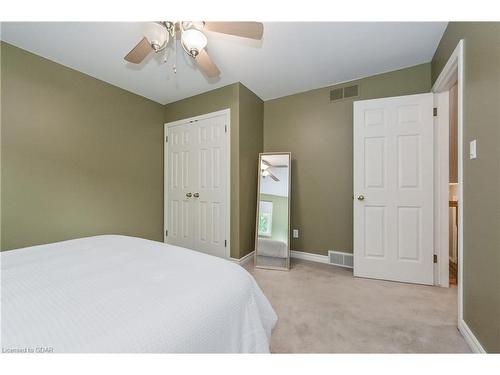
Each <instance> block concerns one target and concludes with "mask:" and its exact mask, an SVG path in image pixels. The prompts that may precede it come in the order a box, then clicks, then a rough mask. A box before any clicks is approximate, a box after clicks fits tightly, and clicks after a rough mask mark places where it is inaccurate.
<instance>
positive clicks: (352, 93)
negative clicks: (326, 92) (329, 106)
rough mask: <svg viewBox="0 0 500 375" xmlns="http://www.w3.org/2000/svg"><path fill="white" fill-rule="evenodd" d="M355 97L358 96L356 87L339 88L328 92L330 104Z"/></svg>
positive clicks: (357, 87)
mask: <svg viewBox="0 0 500 375" xmlns="http://www.w3.org/2000/svg"><path fill="white" fill-rule="evenodd" d="M357 96H359V86H358V85H352V86H346V87H339V88H337V89H332V90H330V101H332V102H336V101H339V100H342V99H347V98H355V97H357Z"/></svg>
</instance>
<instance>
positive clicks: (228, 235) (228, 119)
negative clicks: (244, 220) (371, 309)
mask: <svg viewBox="0 0 500 375" xmlns="http://www.w3.org/2000/svg"><path fill="white" fill-rule="evenodd" d="M221 115H225V116H226V125H227V136H226V154H227V155H226V160H227V181H226V238H225V240H226V241H227V245H226V257H225V259H230V258H231V109H230V108H226V109H222V110H220V111H215V112H210V113H205V114H203V115H199V116H193V117H188V118H185V119H182V120H177V121H172V122H166V123H165V124H164V125H163V145H164V148H163V242H164V243H167V230H168V228H167V215H168V213H167V202H168V199H167V198H168V193H167V191H168V189H167V186H168V173H167V168H168V163H167V156H168V142H167V135H168V129H169V128H170V127H173V126H179V125H185V124H192V123H194V122H197V121H200V120H206V119H209V118H212V117H218V116H221Z"/></svg>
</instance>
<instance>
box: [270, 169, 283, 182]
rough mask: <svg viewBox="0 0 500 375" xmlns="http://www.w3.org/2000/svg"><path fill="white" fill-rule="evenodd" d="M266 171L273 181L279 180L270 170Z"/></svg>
mask: <svg viewBox="0 0 500 375" xmlns="http://www.w3.org/2000/svg"><path fill="white" fill-rule="evenodd" d="M267 173H269V177H271V178H272V179H273V180H274V181H276V182H279V180H280V179H279V178H278V177H276V176H275V175H273V174H272V173H271V172H269V171H268V172H267Z"/></svg>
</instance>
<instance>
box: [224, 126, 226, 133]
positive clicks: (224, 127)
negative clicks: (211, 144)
mask: <svg viewBox="0 0 500 375" xmlns="http://www.w3.org/2000/svg"><path fill="white" fill-rule="evenodd" d="M224 133H227V125H224Z"/></svg>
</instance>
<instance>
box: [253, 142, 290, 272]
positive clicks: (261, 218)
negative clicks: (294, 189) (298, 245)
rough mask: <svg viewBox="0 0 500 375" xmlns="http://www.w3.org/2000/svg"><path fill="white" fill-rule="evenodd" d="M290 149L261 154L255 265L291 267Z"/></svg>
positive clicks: (261, 266) (273, 267)
mask: <svg viewBox="0 0 500 375" xmlns="http://www.w3.org/2000/svg"><path fill="white" fill-rule="evenodd" d="M290 167H291V154H290V153H289V152H276V153H262V154H259V177H258V190H257V223H256V229H255V231H256V233H255V258H254V259H255V267H257V268H270V269H278V270H288V269H290V177H291V168H290Z"/></svg>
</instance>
